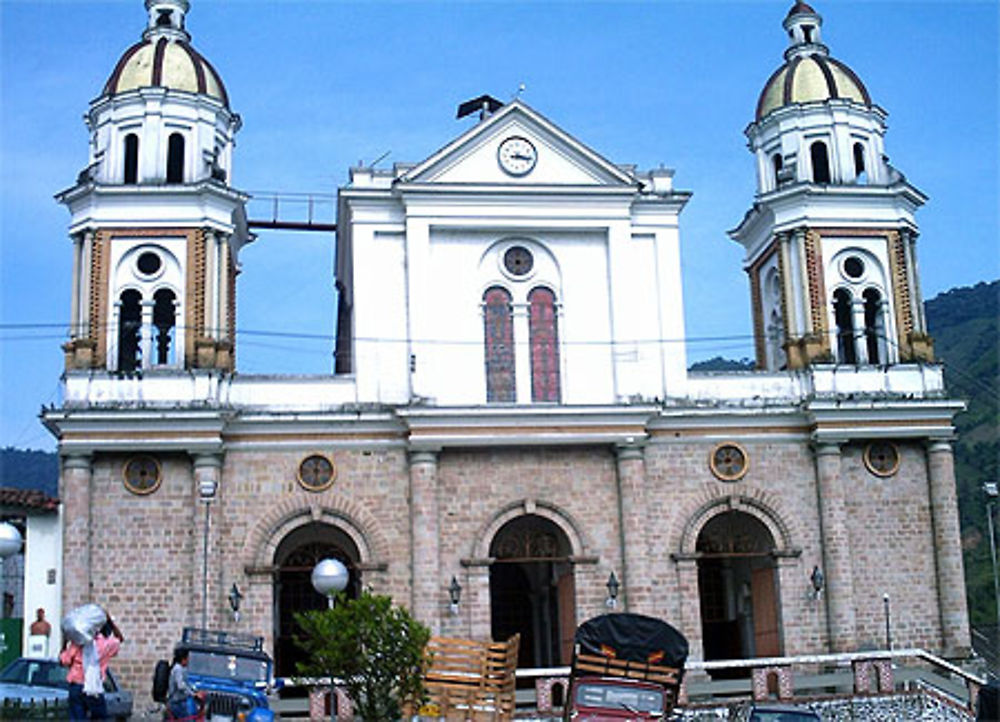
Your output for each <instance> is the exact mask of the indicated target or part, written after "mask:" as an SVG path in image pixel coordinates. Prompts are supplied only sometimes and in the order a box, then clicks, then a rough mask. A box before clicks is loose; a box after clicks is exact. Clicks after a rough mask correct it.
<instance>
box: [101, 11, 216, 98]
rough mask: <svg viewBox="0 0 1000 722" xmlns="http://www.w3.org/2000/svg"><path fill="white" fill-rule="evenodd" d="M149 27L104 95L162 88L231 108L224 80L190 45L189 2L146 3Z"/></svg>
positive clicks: (117, 68) (121, 62) (121, 63)
mask: <svg viewBox="0 0 1000 722" xmlns="http://www.w3.org/2000/svg"><path fill="white" fill-rule="evenodd" d="M146 9H147V11H148V12H149V27H148V28H147V29H146V31H145V32H144V33H143V38H142V40H141V41H139V42H138V43H136V44H135V45H133V46H132V47H131V48H129V49H128V50H126V51H125V54H124V55H122V57H121V59H120V60H119V61H118V63H117V64H116V65H115V69H114V71H113V72H112V73H111V77H109V78H108V82H107V83H105V84H104V91H103V95H117V94H119V93H124V92H127V91H129V90H135V89H136V88H148V87H159V88H168V89H170V90H183V91H186V92H189V93H198V94H201V95H207V96H209V97H212V98H215V99H216V100H218V101H220V102H221V103H222V104H223V105H225V106H226V107H229V96H228V95H226V88H225V86H224V85H223V84H222V78H221V77H220V76H219V74H218V73H217V72H216V70H215V68H213V67H212V65H211V63H209V62H208V61H207V60H205V58H204V57H202V55H201V54H199V53H198V51H197V50H195V49H194V48H193V47H191V44H190V36H189V35H188V33H187V31H186V30H184V15H185V13H186V11H187V9H188V3H187V0H146Z"/></svg>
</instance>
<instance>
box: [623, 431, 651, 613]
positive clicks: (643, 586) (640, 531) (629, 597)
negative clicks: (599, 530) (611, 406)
mask: <svg viewBox="0 0 1000 722" xmlns="http://www.w3.org/2000/svg"><path fill="white" fill-rule="evenodd" d="M615 452H616V454H617V457H618V464H617V471H618V504H619V521H618V523H619V525H620V528H621V545H622V569H621V576H622V588H623V589H624V591H625V600H624V601H625V604H624V608H625V609H626V610H627V611H629V612H638V613H642V614H650V615H652V614H653V613H654V610H653V608H652V597H653V584H652V580H651V579H650V578H649V569H648V564H647V559H648V550H647V545H648V542H647V539H646V524H647V523H648V518H649V517H648V514H647V509H648V506H647V504H646V465H645V462H644V461H643V453H642V448H641V447H639V446H635V445H628V446H618V447H616V449H615Z"/></svg>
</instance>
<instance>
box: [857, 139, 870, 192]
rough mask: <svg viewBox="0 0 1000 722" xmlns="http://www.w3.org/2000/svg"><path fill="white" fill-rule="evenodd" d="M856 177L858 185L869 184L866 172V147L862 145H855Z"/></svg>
mask: <svg viewBox="0 0 1000 722" xmlns="http://www.w3.org/2000/svg"><path fill="white" fill-rule="evenodd" d="M854 177H855V179H856V181H857V182H858V183H861V184H864V183H867V182H868V174H867V172H865V147H864V146H863V145H861V143H855V144H854Z"/></svg>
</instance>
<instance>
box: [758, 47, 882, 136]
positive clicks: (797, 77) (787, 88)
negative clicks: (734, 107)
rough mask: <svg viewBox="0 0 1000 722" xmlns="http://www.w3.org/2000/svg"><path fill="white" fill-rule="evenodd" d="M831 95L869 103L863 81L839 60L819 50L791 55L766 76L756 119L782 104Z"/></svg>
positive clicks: (869, 98) (821, 99)
mask: <svg viewBox="0 0 1000 722" xmlns="http://www.w3.org/2000/svg"><path fill="white" fill-rule="evenodd" d="M833 98H846V99H848V100H853V101H855V102H857V103H862V104H864V105H867V106H868V107H871V104H872V99H871V96H870V95H868V89H867V88H865V86H864V83H862V82H861V79H860V78H858V76H857V75H855V73H854V71H853V70H851V69H850V68H849V67H847V66H846V65H844V64H843V63H842V62H840V61H839V60H835V59H834V58H831V57H829V56H825V55H822V54H820V53H814V54H812V55H808V56H805V57H802V56H794V57H792V58H791V59H790V60H789V61H788V62H786V63H785V64H784V65H782V66H781V67H780V68H778V69H777V70H776V71H774V73H773V74H772V75H771V77H770V78H768V80H767V83H765V85H764V89H763V90H762V91H761V93H760V97H759V98H758V100H757V115H756V119H757V120H760V119H761V118H763V117H764V116H765V115H767V114H768V113H770V112H771V111H772V110H776V109H777V108H782V107H784V106H786V105H792V104H794V103H809V102H814V101H823V100H831V99H833Z"/></svg>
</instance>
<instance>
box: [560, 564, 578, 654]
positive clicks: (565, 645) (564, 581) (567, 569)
mask: <svg viewBox="0 0 1000 722" xmlns="http://www.w3.org/2000/svg"><path fill="white" fill-rule="evenodd" d="M560 566H563V567H564V568H563V569H562V572H563V573H562V574H561V575H560V576H559V581H558V582H556V584H557V587H558V589H557V599H558V600H559V653H560V655H561V656H562V659H560V660H558V661H557V664H569V663H570V662H571V661H572V659H573V635H574V634H576V584H575V583H574V581H573V565H572V564H566V565H560Z"/></svg>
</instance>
